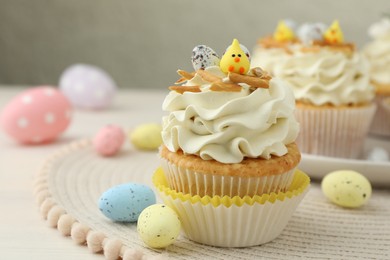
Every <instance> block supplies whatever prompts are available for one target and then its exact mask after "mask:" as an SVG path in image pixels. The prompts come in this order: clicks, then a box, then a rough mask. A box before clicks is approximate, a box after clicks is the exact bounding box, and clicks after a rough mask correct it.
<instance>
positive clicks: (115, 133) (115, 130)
mask: <svg viewBox="0 0 390 260" xmlns="http://www.w3.org/2000/svg"><path fill="white" fill-rule="evenodd" d="M124 141H125V133H124V131H123V130H122V128H120V127H118V126H114V125H108V126H106V127H103V128H102V129H100V130H99V132H98V133H97V134H96V135H95V137H94V139H93V146H94V147H95V150H96V152H98V153H99V154H100V155H103V156H112V155H114V154H116V153H117V152H118V151H119V150H120V149H121V147H122V145H123V142H124Z"/></svg>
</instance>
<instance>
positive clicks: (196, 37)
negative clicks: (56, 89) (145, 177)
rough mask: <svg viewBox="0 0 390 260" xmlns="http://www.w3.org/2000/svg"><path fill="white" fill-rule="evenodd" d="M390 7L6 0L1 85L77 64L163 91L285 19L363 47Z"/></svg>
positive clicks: (352, 1)
mask: <svg viewBox="0 0 390 260" xmlns="http://www.w3.org/2000/svg"><path fill="white" fill-rule="evenodd" d="M384 12H388V13H390V1H389V0H360V1H359V0H263V1H262V0H241V1H237V0H197V1H193V0H191V1H190V0H0V84H27V85H36V84H54V85H55V84H57V82H58V78H59V76H60V74H61V72H62V71H63V70H64V68H66V67H67V66H69V65H71V64H74V63H80V62H81V63H89V64H94V65H97V66H100V67H102V68H103V69H105V70H106V71H107V72H109V73H110V74H111V75H112V77H113V78H114V79H115V80H116V82H117V83H118V85H119V86H120V87H131V88H160V89H165V88H166V87H167V86H168V85H170V84H172V82H173V81H175V80H176V79H177V76H176V73H175V71H176V70H177V69H178V68H182V69H187V70H191V69H192V67H191V62H190V56H191V50H192V48H193V47H194V46H195V45H197V44H206V45H209V46H210V47H212V48H213V49H214V50H216V51H217V52H218V53H222V52H223V51H224V49H225V48H226V47H227V46H228V45H229V44H230V43H231V40H232V39H233V38H235V37H236V38H238V39H239V40H240V42H241V43H243V44H244V45H246V46H247V47H248V48H249V49H252V48H253V46H254V44H255V43H256V40H257V39H258V38H259V37H260V36H262V35H265V34H269V33H272V31H273V30H274V28H275V26H276V23H277V21H278V20H279V19H284V18H290V19H294V20H296V21H297V22H298V23H301V22H306V21H310V22H315V21H321V22H324V23H327V24H330V23H331V22H332V20H333V19H334V18H337V19H339V21H340V23H341V25H342V28H343V30H344V33H345V39H347V40H350V41H353V42H355V43H357V45H358V46H359V47H361V46H362V45H363V44H364V43H365V42H366V41H367V40H368V36H367V28H368V26H369V25H370V24H371V23H373V22H375V21H378V20H379V19H380V17H381V15H382V14H383V13H384Z"/></svg>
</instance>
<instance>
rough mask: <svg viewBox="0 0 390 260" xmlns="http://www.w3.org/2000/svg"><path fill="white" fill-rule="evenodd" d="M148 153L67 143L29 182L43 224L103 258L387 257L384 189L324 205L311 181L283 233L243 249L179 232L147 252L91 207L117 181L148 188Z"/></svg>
mask: <svg viewBox="0 0 390 260" xmlns="http://www.w3.org/2000/svg"><path fill="white" fill-rule="evenodd" d="M158 164H159V161H158V158H157V155H156V153H155V152H140V151H136V150H131V149H124V150H123V151H122V152H121V153H120V154H118V155H117V156H115V157H112V158H103V157H100V156H99V155H97V154H96V153H95V152H94V151H93V148H92V146H91V143H90V141H88V140H82V141H77V142H74V143H71V144H69V145H67V146H65V147H64V148H63V149H61V150H59V151H58V152H57V153H55V154H53V155H52V156H51V157H50V158H48V159H47V160H46V162H45V163H44V165H43V167H42V170H41V172H40V173H39V174H37V176H36V179H35V188H34V193H35V195H36V199H37V202H38V205H39V207H40V212H41V213H42V216H43V217H44V218H45V219H46V221H47V222H48V223H49V225H50V226H52V227H55V228H57V229H58V230H59V231H60V232H61V233H62V234H63V235H65V236H70V237H71V238H72V239H73V240H74V241H75V242H76V243H78V244H85V245H86V246H87V247H88V249H89V250H90V251H91V252H93V253H103V254H104V255H105V257H106V258H107V259H117V258H120V257H121V258H123V259H157V258H158V259H160V258H162V259H165V258H168V259H170V258H172V259H188V260H190V259H191V260H192V259H293V258H304V259H324V258H327V259H369V258H375V259H389V258H390V191H388V190H374V191H373V195H372V198H371V200H370V201H369V203H368V204H367V205H365V206H364V207H362V208H359V209H344V208H340V207H338V206H336V205H333V204H331V203H330V202H329V201H328V200H327V199H326V198H325V197H324V196H323V195H322V193H321V189H320V186H319V184H318V183H313V184H312V185H311V188H310V191H309V192H308V193H307V195H306V197H305V198H304V200H303V201H302V203H301V204H300V205H299V206H298V209H297V210H296V212H295V213H294V215H293V217H292V218H291V220H290V221H289V223H288V225H287V226H286V228H285V229H284V231H283V232H282V234H281V235H280V236H279V237H278V238H276V239H275V240H273V241H271V242H269V243H267V244H264V245H261V246H255V247H249V248H216V247H211V246H206V245H201V244H197V243H194V242H192V241H190V240H188V239H186V238H185V237H184V236H179V238H178V240H177V241H176V242H175V243H174V244H173V245H171V246H169V247H168V248H166V249H164V250H152V249H150V248H148V247H146V246H145V244H144V243H143V242H142V240H141V239H140V238H139V236H138V234H137V230H136V224H121V223H114V222H111V221H110V220H108V219H107V218H106V217H105V216H103V215H102V214H101V212H100V211H99V208H98V199H99V197H100V195H101V194H102V193H103V192H104V191H105V190H107V189H108V188H110V187H112V186H115V185H117V184H121V183H127V182H138V183H144V184H147V185H150V186H152V185H151V176H152V174H153V172H154V171H155V169H156V168H157V167H158Z"/></svg>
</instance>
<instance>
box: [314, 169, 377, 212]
mask: <svg viewBox="0 0 390 260" xmlns="http://www.w3.org/2000/svg"><path fill="white" fill-rule="evenodd" d="M321 188H322V192H323V193H324V194H325V196H326V197H327V198H328V199H330V200H331V201H332V202H333V203H335V204H337V205H339V206H342V207H349V208H357V207H360V206H362V205H363V204H365V203H366V202H367V201H368V199H369V198H370V197H371V191H372V189H371V184H370V182H369V181H368V180H367V178H366V177H364V176H363V175H362V174H360V173H358V172H355V171H350V170H342V171H334V172H331V173H328V174H327V175H326V176H325V177H324V179H323V180H322V183H321Z"/></svg>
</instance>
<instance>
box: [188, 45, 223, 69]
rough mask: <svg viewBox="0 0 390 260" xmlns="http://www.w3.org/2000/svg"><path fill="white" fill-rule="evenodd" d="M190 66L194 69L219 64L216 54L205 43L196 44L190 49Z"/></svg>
mask: <svg viewBox="0 0 390 260" xmlns="http://www.w3.org/2000/svg"><path fill="white" fill-rule="evenodd" d="M191 61H192V66H193V67H194V70H199V69H205V68H207V67H209V66H219V61H220V58H219V57H218V54H217V53H216V52H215V51H214V50H213V49H211V48H210V47H208V46H206V45H197V46H195V48H194V49H193V50H192V57H191Z"/></svg>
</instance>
